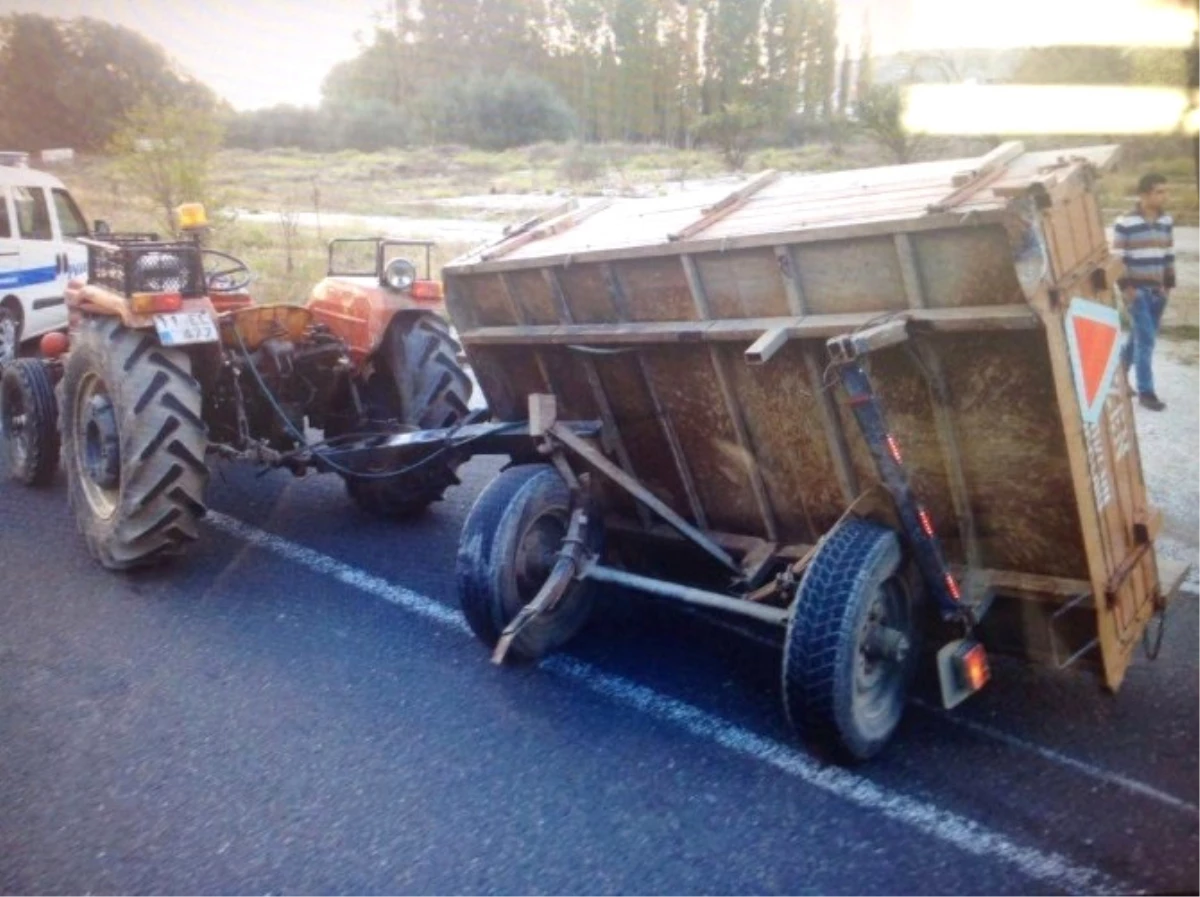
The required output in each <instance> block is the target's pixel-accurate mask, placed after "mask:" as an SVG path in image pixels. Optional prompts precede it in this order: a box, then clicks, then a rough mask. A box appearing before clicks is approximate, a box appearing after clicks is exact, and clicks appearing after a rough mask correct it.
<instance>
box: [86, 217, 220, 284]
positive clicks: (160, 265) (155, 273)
mask: <svg viewBox="0 0 1200 897" xmlns="http://www.w3.org/2000/svg"><path fill="white" fill-rule="evenodd" d="M81 242H83V243H85V244H86V245H87V248H88V282H89V283H94V284H97V285H99V286H102V287H107V288H108V289H110V290H112V291H114V292H116V293H120V294H121V295H123V296H132V295H133V294H134V293H179V294H180V295H182V296H188V297H191V296H203V295H205V294H206V292H207V291H206V290H205V282H204V264H203V261H202V260H201V258H200V248H199V247H198V246H197V245H196V244H194V243H184V242H163V241H160V240H158V239H157V238H156V235H155V234H132V233H131V234H105V235H104V240H103V241H101V240H83V241H81Z"/></svg>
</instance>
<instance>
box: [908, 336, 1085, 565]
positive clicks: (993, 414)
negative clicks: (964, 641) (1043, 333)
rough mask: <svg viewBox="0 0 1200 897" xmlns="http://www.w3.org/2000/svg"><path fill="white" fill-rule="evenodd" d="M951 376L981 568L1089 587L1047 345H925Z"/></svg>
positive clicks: (989, 339)
mask: <svg viewBox="0 0 1200 897" xmlns="http://www.w3.org/2000/svg"><path fill="white" fill-rule="evenodd" d="M931 339H932V340H933V342H934V345H935V346H936V348H937V351H938V353H939V354H940V355H941V357H942V359H943V362H944V364H945V365H946V368H947V370H950V371H953V372H954V382H953V388H954V422H955V426H956V428H957V429H958V431H959V432H961V433H963V434H965V435H964V438H963V441H962V444H961V446H960V449H961V452H962V463H963V473H964V476H965V477H966V480H967V482H968V483H970V484H971V504H972V509H973V510H974V513H975V517H976V525H977V527H978V534H979V539H980V546H981V550H982V553H983V563H984V565H985V566H987V567H992V568H996V569H1001V570H1023V571H1026V572H1029V573H1037V574H1041V575H1045V576H1058V577H1066V578H1069V579H1083V578H1087V576H1088V573H1087V566H1086V561H1085V558H1086V555H1085V553H1084V549H1083V544H1082V542H1081V537H1080V531H1079V512H1078V510H1077V506H1076V502H1075V499H1074V485H1073V480H1072V475H1071V468H1070V465H1069V463H1068V461H1067V452H1066V446H1065V443H1064V438H1063V430H1062V425H1061V423H1060V420H1059V412H1058V403H1057V401H1056V398H1055V387H1054V377H1053V376H1052V372H1051V368H1050V353H1049V351H1048V349H1047V345H1046V342H1045V340H1044V338H1038V339H1031V338H1030V337H1029V335H1025V334H1015V333H988V334H974V335H970V336H967V335H956V336H955V337H953V338H946V337H944V336H941V335H936V336H933V337H931Z"/></svg>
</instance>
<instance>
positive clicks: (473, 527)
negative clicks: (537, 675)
mask: <svg viewBox="0 0 1200 897" xmlns="http://www.w3.org/2000/svg"><path fill="white" fill-rule="evenodd" d="M570 517H571V493H570V490H569V489H568V488H567V484H566V483H565V482H564V481H563V478H562V477H561V476H560V475H559V473H558V471H556V470H555V469H554V468H553V467H551V466H550V465H548V464H523V465H520V466H518V467H510V468H509V469H508V470H506V471H504V472H503V473H501V474H500V476H498V477H496V479H494V480H492V482H491V483H489V484H488V486H487V488H486V489H484V490H483V492H482V493H480V495H479V498H478V499H477V500H476V502H475V505H474V507H472V508H471V513H470V514H468V515H467V521H466V523H465V524H464V525H463V531H462V536H461V537H460V539H459V543H458V557H457V560H456V562H455V577H456V579H457V581H458V599H459V603H460V605H461V607H462V612H463V616H464V617H465V618H466V620H467V625H468V626H470V627H471V631H472V632H473V633H475V636H476V638H478V639H479V640H480V641H481V642H483V643H484V644H485V645H487V646H488V647H489V648H494V647H495V646H496V642H497V641H499V639H500V635H501V633H502V632H504V628H505V627H506V626H507V625H508V624H509V622H510V621H511V620H512V619H513V617H515V616H516V615H517V614H518V613H519V612H520V610H521V608H522V607H524V606H525V605H526V604H528V603H529V602H530V601H532V600H533V598H534V596H535V595H537V593H538V590H539V589H540V588H541V586H542V584H543V583H544V582H545V581H546V579H547V578H548V576H549V574H550V571H551V569H552V568H553V566H554V562H555V561H556V560H557V557H558V551H559V550H560V549H561V548H562V543H563V538H564V537H565V536H566V534H567V527H568V524H569V521H570ZM584 539H585V541H586V542H587V543H588V545H587V548H588V550H589V551H591V552H592V553H594V554H600V553H601V552H602V550H603V532H602V530H601V528H600V526H599V522H598V521H596V522H592V523H589V525H588V527H587V532H586V533H585V535H584ZM594 594H595V584H594V583H590V582H574V583H572V584H571V585H570V586H568V589H567V592H566V594H564V595H563V596H562V598H561V599H559V603H558V605H557V607H555V609H554V610H553V611H551V612H549V613H545V614H542V615H541V616H538V617H536V618H535V619H533V620H531V621H530V622H529V623H528V624H527V625H526V626H525V628H524V629H522V630H521V631H520V633H518V635H517V637H516V639H515V640H514V641H513V643H512V648H511V652H510V656H516V657H519V658H522V659H525V660H536V659H538V658H539V657H542V656H543V655H545V654H547V653H549V652H550V651H553V650H555V649H556V648H559V647H561V646H562V645H563V644H565V643H566V642H567V641H568V640H569V639H571V638H572V637H573V636H574V635H575V634H576V633H577V632H578V631H579V630H580V629H581V628H582V627H583V625H584V623H586V622H587V619H588V617H589V616H591V612H592V605H593V602H594Z"/></svg>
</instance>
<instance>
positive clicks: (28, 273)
mask: <svg viewBox="0 0 1200 897" xmlns="http://www.w3.org/2000/svg"><path fill="white" fill-rule="evenodd" d="M26 160H27V156H25V154H24V153H0V366H3V365H4V364H5V363H6V362H8V361H10V360H12V359H13V358H14V357H16V355H17V353H18V351H19V349H20V346H21V344H22V343H24V342H27V341H29V340H32V339H35V338H36V337H39V336H41V335H42V334H44V333H48V332H49V331H51V330H61V329H62V328H64V327H66V326H67V306H66V302H65V300H64V298H63V293H64V291H65V290H66V286H67V281H68V280H69V279H70V278H72V277H76V276H79V275H84V274H87V247H85V246H83V245H82V244H81V243H80V242H79V238H80V237H86V236H87V235H88V226H87V222H86V221H85V220H84V218H83V215H82V214H80V212H79V207H78V206H77V205H76V204H75V200H74V199H72V198H71V194H70V193H68V192H67V188H66V187H64V186H63V184H62V181H60V180H59V179H58V178H56V177H54V176H53V175H50V174H47V173H46V172H44V171H37V170H35V169H32V168H29V167H27V161H26Z"/></svg>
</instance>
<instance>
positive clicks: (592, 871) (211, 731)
mask: <svg viewBox="0 0 1200 897" xmlns="http://www.w3.org/2000/svg"><path fill="white" fill-rule="evenodd" d="M495 469H496V465H495V462H493V461H492V460H489V459H477V460H476V461H474V462H472V463H471V465H469V467H468V468H467V469H466V472H465V473H466V475H465V483H464V485H463V486H462V487H460V488H458V489H456V490H453V491H452V493H451V494H450V497H449V499H448V500H447V501H446V502H443V503H441V504H439V505H437V506H436V507H435V509H434V510H433V511H431V512H430V513H429V514H427V515H426V516H425V517H424V518H423V519H422V520H420V521H419V522H414V523H411V524H390V523H382V522H378V521H375V520H372V519H370V518H368V517H366V516H364V515H363V514H362V513H361V512H359V511H358V510H356V509H355V508H354V507H353V506H352V505H351V504H350V502H349V501H348V500H347V499H346V497H345V496H344V494H343V492H342V489H341V486H340V483H339V482H338V481H337V480H336V479H333V478H314V479H310V480H305V481H296V480H293V479H292V478H291V477H290V476H289V475H288V474H286V473H282V472H278V473H273V474H271V475H269V476H266V477H263V478H256V477H255V476H254V474H253V471H250V470H247V469H244V468H234V467H222V468H220V470H221V472H220V473H218V474H217V475H214V477H213V483H212V488H211V493H210V500H211V505H212V507H213V509H214V512H215V513H213V514H212V515H211V516H210V519H209V522H207V523H206V524H205V525H204V531H203V539H202V541H201V542H200V543H198V545H197V546H196V548H195V551H194V552H193V553H192V554H191V555H190V557H188V558H187V559H186V560H185V561H184V562H182V563H178V564H176V565H174V566H173V567H170V568H167V569H162V570H157V571H152V572H150V573H148V574H142V575H136V576H126V575H112V574H108V573H105V572H103V571H101V570H100V569H99V568H98V567H96V566H95V565H94V564H93V562H92V561H91V560H90V558H89V557H88V555H87V552H86V550H85V548H84V546H83V544H82V541H81V540H80V538H79V536H78V535H77V533H76V530H75V526H74V522H73V520H72V518H71V516H70V512H69V510H68V508H67V504H66V495H65V484H64V483H63V481H62V478H61V476H60V478H59V481H58V482H57V483H56V484H55V486H54V487H53V488H51V489H49V490H45V491H26V490H23V489H20V488H19V487H17V486H15V485H13V484H11V483H10V482H8V481H7V480H4V481H3V483H2V484H0V556H2V558H3V566H2V567H0V891H3V892H5V893H84V892H94V893H114V892H115V893H128V894H136V893H308V892H338V893H361V894H366V893H379V892H385V893H397V892H437V893H456V892H489V893H495V892H504V893H507V892H518V893H555V892H585V893H629V892H634V893H672V894H677V893H694V892H702V893H739V892H751V893H758V892H762V893H809V892H815V893H870V892H883V893H912V894H937V893H989V894H1008V893H1013V894H1024V893H1059V892H1070V893H1092V892H1101V891H1117V892H1127V891H1148V892H1154V893H1163V892H1193V893H1194V892H1195V891H1196V889H1197V874H1198V870H1197V856H1198V817H1197V806H1196V805H1197V792H1198V788H1200V776H1198V761H1197V754H1198V744H1197V727H1198V720H1197V704H1198V693H1197V691H1198V690H1197V629H1198V619H1197V601H1196V598H1195V596H1194V595H1190V596H1188V597H1185V598H1184V599H1182V600H1181V601H1180V602H1179V603H1177V604H1176V605H1175V606H1174V607H1173V609H1172V613H1171V615H1170V618H1169V624H1168V627H1167V631H1166V638H1165V644H1164V647H1163V650H1162V655H1161V657H1160V658H1159V660H1158V661H1157V662H1155V663H1149V662H1147V661H1145V660H1144V659H1143V660H1139V661H1138V663H1137V664H1136V665H1135V667H1134V668H1133V669H1132V671H1131V672H1130V674H1129V676H1128V678H1127V680H1126V684H1125V686H1124V688H1123V689H1122V691H1121V693H1120V694H1119V695H1118V696H1116V697H1112V696H1109V695H1106V694H1104V693H1103V692H1101V691H1100V689H1099V688H1098V686H1097V684H1096V683H1095V681H1094V680H1092V679H1091V678H1089V677H1088V676H1086V675H1082V674H1077V673H1072V672H1068V673H1052V672H1048V671H1044V670H1034V669H1031V668H1028V667H1025V666H1023V665H1019V664H1016V663H1012V662H1006V661H1003V660H1001V661H998V662H997V663H996V676H995V681H994V682H993V683H992V684H991V685H990V686H989V687H988V688H987V689H985V691H984V692H983V693H981V694H980V695H978V696H977V697H975V698H972V699H971V700H970V701H969V702H968V703H967V704H965V705H964V706H963V707H962V708H960V710H958V711H956V712H955V714H954V715H952V716H951V715H947V714H945V713H944V712H942V711H940V710H938V709H936V703H937V698H936V694H935V693H934V692H933V691H932V690H931V689H930V688H929V687H928V684H925V685H924V686H922V691H921V692H920V693H919V694H918V696H917V701H916V703H915V704H914V706H912V707H911V709H910V712H909V713H908V715H907V717H906V720H905V722H904V723H903V724H902V727H901V729H900V731H899V732H898V734H897V737H896V738H895V740H894V742H893V744H892V745H891V746H890V748H889V750H888V751H887V752H886V753H885V754H884V755H883V756H882V757H880V758H879V759H877V760H876V761H874V762H872V763H871V764H869V765H866V766H863V767H859V768H856V769H854V770H850V771H844V770H840V769H838V768H836V767H828V766H822V765H821V764H819V763H818V762H816V761H815V760H813V759H812V758H811V757H809V756H808V755H807V754H806V753H805V752H804V751H803V749H802V748H800V747H799V746H798V745H797V744H796V742H795V741H794V740H793V739H792V737H791V735H790V733H789V732H788V730H787V728H786V725H785V723H784V720H783V717H782V713H781V710H780V696H779V685H778V679H779V662H780V657H779V651H778V649H777V647H775V646H774V645H773V644H772V643H771V639H770V638H768V637H767V636H766V635H765V634H764V633H762V632H756V631H747V632H745V633H737V632H732V631H730V630H729V629H727V628H725V626H724V625H722V623H723V621H714V620H712V619H709V618H705V617H700V616H696V615H694V614H689V613H685V612H682V611H680V610H677V609H675V608H673V607H667V606H664V605H661V604H658V603H653V602H649V601H645V600H637V599H633V598H630V597H629V596H626V595H621V594H618V593H615V592H610V593H607V594H606V595H605V596H604V598H603V600H602V602H601V604H600V606H599V608H598V612H597V614H596V617H595V618H594V620H593V622H592V624H591V625H590V626H589V628H588V629H587V630H585V632H584V633H583V634H582V635H581V636H580V638H579V639H578V640H577V641H576V642H574V643H572V645H571V646H570V650H569V651H568V652H566V653H564V654H561V655H558V656H556V657H554V658H552V659H550V660H548V661H546V662H544V663H543V664H542V665H541V666H540V667H518V668H506V669H497V668H495V667H493V666H491V665H490V664H489V663H488V660H487V654H486V652H485V651H484V650H483V648H482V647H481V646H480V645H479V644H478V643H476V642H475V641H474V640H473V639H472V637H471V636H470V635H469V634H468V633H467V632H466V630H465V627H464V625H463V624H462V622H461V620H460V618H459V616H458V613H457V608H456V601H455V596H454V589H453V578H452V573H453V558H454V552H455V547H456V543H457V536H458V532H459V530H460V528H461V525H462V522H463V519H464V516H465V515H466V513H467V510H468V509H469V507H470V503H471V502H472V501H473V499H474V497H475V495H476V494H477V493H478V491H479V489H481V488H482V486H483V485H484V484H485V483H486V482H487V481H488V479H489V478H490V476H491V475H492V474H493V473H494V471H495ZM1189 488H1194V486H1190V487H1189ZM1192 504H1193V506H1194V504H1195V502H1194V501H1193V502H1192Z"/></svg>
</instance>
